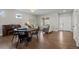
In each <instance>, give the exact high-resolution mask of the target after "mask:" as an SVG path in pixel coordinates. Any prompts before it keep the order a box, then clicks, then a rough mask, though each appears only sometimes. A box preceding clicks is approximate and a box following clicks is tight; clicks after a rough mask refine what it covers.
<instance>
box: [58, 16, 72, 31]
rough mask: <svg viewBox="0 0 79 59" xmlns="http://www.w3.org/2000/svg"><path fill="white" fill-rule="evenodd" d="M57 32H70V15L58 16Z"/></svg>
mask: <svg viewBox="0 0 79 59" xmlns="http://www.w3.org/2000/svg"><path fill="white" fill-rule="evenodd" d="M59 30H62V31H70V32H71V31H72V16H71V14H59Z"/></svg>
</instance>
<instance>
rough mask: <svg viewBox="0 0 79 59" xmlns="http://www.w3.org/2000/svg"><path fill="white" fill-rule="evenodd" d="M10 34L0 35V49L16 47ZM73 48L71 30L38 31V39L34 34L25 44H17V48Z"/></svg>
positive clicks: (73, 42)
mask: <svg viewBox="0 0 79 59" xmlns="http://www.w3.org/2000/svg"><path fill="white" fill-rule="evenodd" d="M11 38H12V36H6V37H0V49H16V48H15V46H16V43H15V42H16V41H15V40H14V43H12V42H11ZM19 48H23V49H75V48H76V45H75V41H74V39H73V33H72V32H66V31H63V32H62V31H58V32H52V33H49V34H44V35H43V33H42V32H40V33H39V39H37V38H36V37H35V36H34V37H33V38H32V41H31V42H29V43H26V44H19V45H18V49H19Z"/></svg>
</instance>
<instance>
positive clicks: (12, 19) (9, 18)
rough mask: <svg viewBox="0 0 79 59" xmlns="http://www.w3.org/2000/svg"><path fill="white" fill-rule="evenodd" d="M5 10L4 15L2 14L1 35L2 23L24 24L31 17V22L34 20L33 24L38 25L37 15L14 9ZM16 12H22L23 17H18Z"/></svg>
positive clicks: (0, 19)
mask: <svg viewBox="0 0 79 59" xmlns="http://www.w3.org/2000/svg"><path fill="white" fill-rule="evenodd" d="M3 11H4V15H3V16H0V35H2V25H7V24H21V25H22V26H23V25H24V23H25V22H26V21H27V20H28V19H30V22H32V24H35V25H37V22H36V16H35V15H31V14H27V13H25V12H22V11H18V10H13V9H10V10H9V9H5V10H3ZM16 14H22V19H16Z"/></svg>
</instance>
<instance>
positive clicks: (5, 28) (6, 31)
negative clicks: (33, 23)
mask: <svg viewBox="0 0 79 59" xmlns="http://www.w3.org/2000/svg"><path fill="white" fill-rule="evenodd" d="M19 27H21V26H20V25H19V24H9V25H2V32H3V33H2V34H3V36H7V35H12V34H13V29H14V28H19Z"/></svg>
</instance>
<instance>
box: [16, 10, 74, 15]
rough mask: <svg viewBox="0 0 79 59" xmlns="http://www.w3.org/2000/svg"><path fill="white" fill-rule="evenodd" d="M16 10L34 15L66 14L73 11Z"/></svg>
mask: <svg viewBox="0 0 79 59" xmlns="http://www.w3.org/2000/svg"><path fill="white" fill-rule="evenodd" d="M18 10H19V11H23V12H26V13H30V14H34V15H44V14H49V13H68V12H72V11H73V9H34V10H35V11H34V12H31V9H18Z"/></svg>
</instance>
